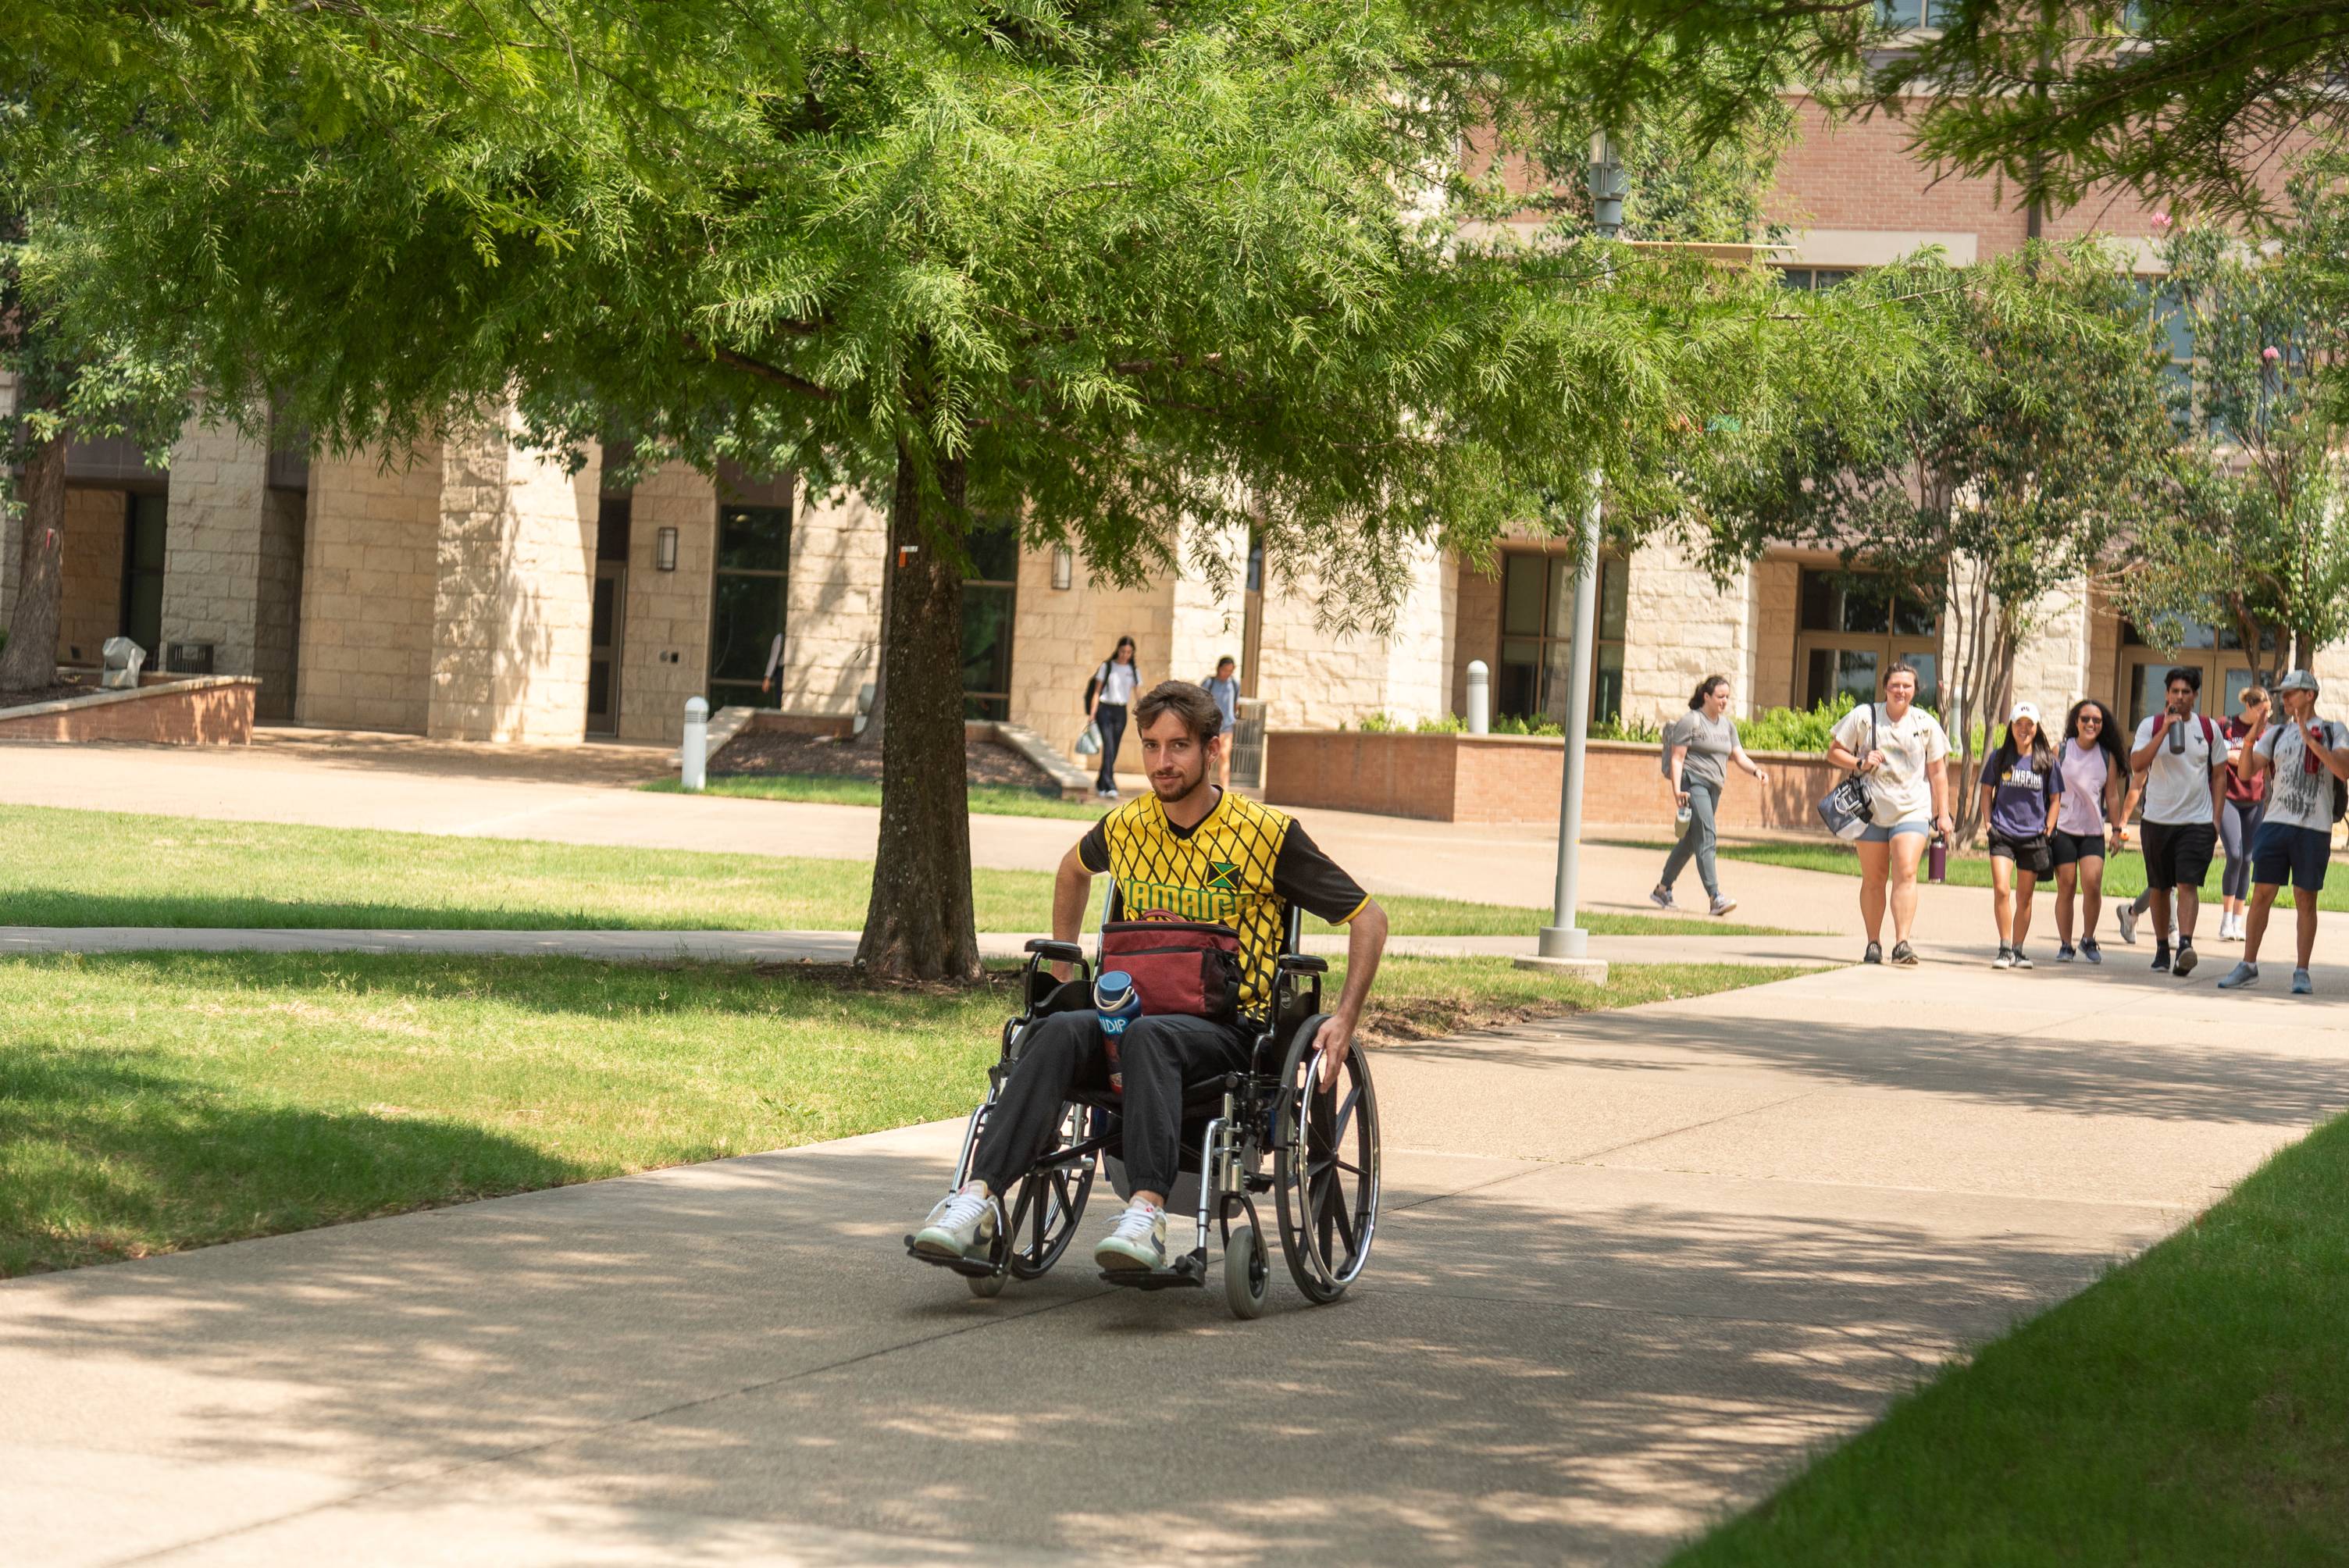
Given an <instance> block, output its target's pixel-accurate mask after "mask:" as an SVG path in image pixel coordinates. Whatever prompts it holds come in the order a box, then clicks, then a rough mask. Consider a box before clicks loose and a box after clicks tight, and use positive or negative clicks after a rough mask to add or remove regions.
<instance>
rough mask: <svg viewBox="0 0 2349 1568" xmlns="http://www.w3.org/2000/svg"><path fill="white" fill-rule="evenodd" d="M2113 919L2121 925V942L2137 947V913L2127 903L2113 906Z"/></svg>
mask: <svg viewBox="0 0 2349 1568" xmlns="http://www.w3.org/2000/svg"><path fill="white" fill-rule="evenodd" d="M2113 917H2114V918H2115V919H2116V920H2118V921H2119V922H2120V923H2121V940H2122V941H2123V942H2126V943H2127V944H2129V945H2130V946H2131V947H2135V946H2136V945H2137V911H2136V910H2134V909H2132V908H2130V907H2129V906H2128V905H2127V904H2125V903H2116V904H2115V905H2113Z"/></svg>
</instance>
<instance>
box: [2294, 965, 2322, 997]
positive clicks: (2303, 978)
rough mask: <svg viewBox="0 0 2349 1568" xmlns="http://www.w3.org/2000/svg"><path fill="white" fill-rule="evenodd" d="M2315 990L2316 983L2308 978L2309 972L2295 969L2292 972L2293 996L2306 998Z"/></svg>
mask: <svg viewBox="0 0 2349 1568" xmlns="http://www.w3.org/2000/svg"><path fill="white" fill-rule="evenodd" d="M2315 989H2316V982H2315V981H2313V980H2311V979H2310V978H2309V977H2308V971H2307V970H2305V969H2295V970H2293V971H2292V995H2295V996H2305V995H2308V994H2309V993H2310V992H2312V991H2313V990H2315Z"/></svg>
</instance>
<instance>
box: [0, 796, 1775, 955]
mask: <svg viewBox="0 0 2349 1568" xmlns="http://www.w3.org/2000/svg"><path fill="white" fill-rule="evenodd" d="M0 844H5V845H6V847H7V848H6V853H5V855H0V925H166V926H243V927H251V926H287V927H301V928H316V927H321V926H333V927H345V926H347V927H364V928H370V929H382V928H394V929H398V928H411V929H431V930H447V929H479V930H496V931H561V930H638V931H644V930H651V931H666V930H701V931H711V930H715V931H854V930H856V929H858V928H860V927H862V926H863V925H864V910H865V904H866V903H867V902H868V900H869V899H870V898H871V896H872V886H873V873H872V868H871V866H870V865H869V864H867V863H866V862H864V861H831V860H791V859H778V858H774V857H770V856H763V855H729V854H714V853H702V852H698V851H682V850H626V849H605V848H600V847H596V846H592V845H579V844H553V843H543V842H540V841H535V840H527V839H467V838H450V837H442V836H439V835H433V834H423V833H388V832H378V831H374V830H364V829H344V828H306V827H293V826H286V825H283V824H278V823H265V822H215V821H205V820H195V819H191V818H185V817H150V816H139V815H134V814H129V813H125V812H115V811H74V810H55V809H51V808H47V807H37V806H0ZM971 888H972V892H973V895H974V898H975V900H976V903H977V907H978V928H979V929H980V930H981V931H1007V932H1017V931H1041V930H1044V929H1045V928H1046V927H1048V926H1049V925H1050V923H1051V877H1050V874H1049V873H1047V872H1008V871H988V870H984V869H982V870H979V871H977V872H973V873H972V876H971ZM1382 902H1384V903H1385V904H1386V907H1387V910H1388V912H1389V913H1390V914H1391V915H1392V917H1393V921H1394V929H1395V930H1396V932H1397V933H1399V934H1408V935H1418V936H1481V935H1508V934H1526V935H1530V934H1532V933H1533V932H1534V931H1535V930H1536V929H1537V927H1539V926H1540V925H1541V924H1542V923H1544V922H1545V921H1546V920H1547V911H1543V910H1537V909H1523V908H1517V907H1515V906H1513V905H1508V904H1492V903H1465V902H1460V901H1454V900H1450V899H1432V898H1408V897H1402V898H1394V899H1390V900H1385V901H1382ZM1584 924H1585V925H1586V926H1587V927H1588V929H1589V930H1591V931H1594V932H1598V933H1600V934H1608V935H1623V934H1651V935H1672V934H1702V935H1713V936H1727V935H1739V934H1757V933H1759V934H1769V933H1768V928H1766V927H1759V926H1737V925H1726V924H1723V923H1719V922H1716V921H1712V920H1706V919H1702V918H1700V919H1680V920H1672V919H1667V918H1662V917H1658V918H1652V919H1651V918H1649V917H1647V916H1642V915H1622V914H1616V915H1588V916H1586V917H1585V918H1584ZM1313 925H1314V926H1315V927H1316V928H1317V929H1319V930H1322V931H1326V930H1327V929H1328V928H1327V927H1325V926H1321V925H1320V923H1319V922H1314V923H1313Z"/></svg>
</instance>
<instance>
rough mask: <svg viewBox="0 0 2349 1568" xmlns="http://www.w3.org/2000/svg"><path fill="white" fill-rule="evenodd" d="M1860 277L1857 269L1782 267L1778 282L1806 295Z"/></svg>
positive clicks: (1779, 270) (1779, 271)
mask: <svg viewBox="0 0 2349 1568" xmlns="http://www.w3.org/2000/svg"><path fill="white" fill-rule="evenodd" d="M1858 275H1859V273H1858V269H1857V268H1856V267H1780V268H1779V269H1778V282H1779V283H1780V284H1783V285H1785V287H1787V288H1790V289H1800V290H1802V291H1803V292H1804V293H1806V294H1810V293H1815V292H1816V291H1817V290H1820V289H1831V288H1833V287H1835V286H1836V284H1847V283H1849V282H1850V281H1851V280H1852V279H1853V278H1855V277H1857V276H1858Z"/></svg>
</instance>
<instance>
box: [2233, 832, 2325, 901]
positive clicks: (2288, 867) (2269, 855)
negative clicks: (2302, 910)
mask: <svg viewBox="0 0 2349 1568" xmlns="http://www.w3.org/2000/svg"><path fill="white" fill-rule="evenodd" d="M2332 859H2333V835H2332V834H2331V833H2328V832H2326V831H2324V830H2323V829H2321V828H2300V827H2294V826H2293V825H2292V823H2290V822H2261V824H2260V830H2259V832H2258V833H2256V834H2255V835H2253V836H2252V839H2251V881H2252V882H2255V883H2256V882H2264V883H2266V884H2267V885H2269V886H2270V887H2282V886H2283V884H2284V882H2286V881H2287V880H2289V881H2290V882H2291V883H2292V886H2294V887H2304V888H2306V889H2308V890H2309V891H2310V892H2322V891H2323V887H2324V868H2325V865H2326V863H2327V862H2328V861H2331V860H2332Z"/></svg>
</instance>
